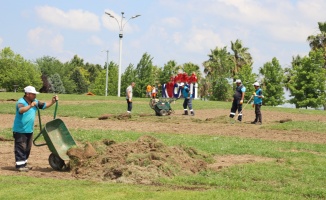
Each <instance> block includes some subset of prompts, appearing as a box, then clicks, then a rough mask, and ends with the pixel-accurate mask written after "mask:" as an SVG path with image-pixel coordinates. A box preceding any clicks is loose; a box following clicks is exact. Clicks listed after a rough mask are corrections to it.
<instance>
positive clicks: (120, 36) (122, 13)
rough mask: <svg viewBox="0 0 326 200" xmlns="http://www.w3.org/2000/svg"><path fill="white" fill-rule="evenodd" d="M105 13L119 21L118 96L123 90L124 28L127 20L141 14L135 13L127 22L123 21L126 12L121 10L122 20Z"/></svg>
mask: <svg viewBox="0 0 326 200" xmlns="http://www.w3.org/2000/svg"><path fill="white" fill-rule="evenodd" d="M105 14H107V15H109V16H110V17H111V18H113V19H115V21H116V22H117V23H118V26H119V38H120V41H119V46H120V48H119V77H118V97H120V90H121V65H122V38H123V28H124V26H125V25H126V24H127V22H128V21H129V20H131V19H135V18H136V17H139V16H140V15H135V16H132V17H130V18H129V19H128V20H127V21H126V22H125V23H123V18H124V16H123V15H124V12H121V20H120V22H119V21H118V19H117V18H116V17H114V16H113V15H111V14H110V13H108V12H105Z"/></svg>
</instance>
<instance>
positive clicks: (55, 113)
mask: <svg viewBox="0 0 326 200" xmlns="http://www.w3.org/2000/svg"><path fill="white" fill-rule="evenodd" d="M57 109H58V100H56V101H55V108H54V114H53V119H55V118H56V116H57Z"/></svg>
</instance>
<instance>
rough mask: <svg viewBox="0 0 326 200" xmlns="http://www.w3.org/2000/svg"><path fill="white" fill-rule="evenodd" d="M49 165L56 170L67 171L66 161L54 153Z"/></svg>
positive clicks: (50, 157) (51, 155)
mask: <svg viewBox="0 0 326 200" xmlns="http://www.w3.org/2000/svg"><path fill="white" fill-rule="evenodd" d="M49 164H50V166H51V167H52V169H54V170H58V171H63V170H65V169H66V164H65V161H64V160H62V159H61V158H60V157H59V156H57V155H55V154H53V153H51V154H50V156H49Z"/></svg>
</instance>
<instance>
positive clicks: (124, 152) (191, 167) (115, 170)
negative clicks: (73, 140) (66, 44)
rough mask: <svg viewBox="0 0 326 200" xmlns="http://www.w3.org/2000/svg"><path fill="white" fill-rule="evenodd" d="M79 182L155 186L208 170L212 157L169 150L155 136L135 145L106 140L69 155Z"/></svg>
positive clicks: (143, 137)
mask: <svg viewBox="0 0 326 200" xmlns="http://www.w3.org/2000/svg"><path fill="white" fill-rule="evenodd" d="M68 155H69V157H70V158H71V161H70V168H71V172H72V174H73V175H74V176H75V177H76V178H80V179H88V180H102V181H114V182H123V183H141V184H151V183H155V182H156V180H157V179H158V178H167V177H174V176H176V175H189V174H195V173H197V172H199V171H201V170H205V169H206V168H207V163H206V161H205V160H210V157H209V156H208V155H205V154H203V153H199V152H198V151H197V150H195V149H193V148H189V147H188V148H186V147H177V146H166V145H165V144H163V143H162V142H161V141H159V140H157V139H156V138H154V137H151V136H142V137H140V138H139V139H138V140H137V141H135V142H123V143H116V142H114V141H112V140H103V141H102V142H97V143H93V144H90V143H87V144H86V145H85V147H84V148H72V149H70V150H69V151H68Z"/></svg>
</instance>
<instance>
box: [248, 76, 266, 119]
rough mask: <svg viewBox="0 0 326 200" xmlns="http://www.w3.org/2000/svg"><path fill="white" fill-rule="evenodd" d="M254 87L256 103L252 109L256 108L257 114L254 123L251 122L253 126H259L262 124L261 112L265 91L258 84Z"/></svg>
mask: <svg viewBox="0 0 326 200" xmlns="http://www.w3.org/2000/svg"><path fill="white" fill-rule="evenodd" d="M253 86H254V87H255V89H256V90H255V92H254V93H253V95H254V103H253V104H252V107H254V108H255V114H256V118H255V120H254V121H253V122H251V123H252V124H257V125H261V124H262V116H261V111H260V108H261V106H262V104H263V97H264V96H263V91H262V90H261V88H260V85H259V83H258V82H255V83H254V84H253Z"/></svg>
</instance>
